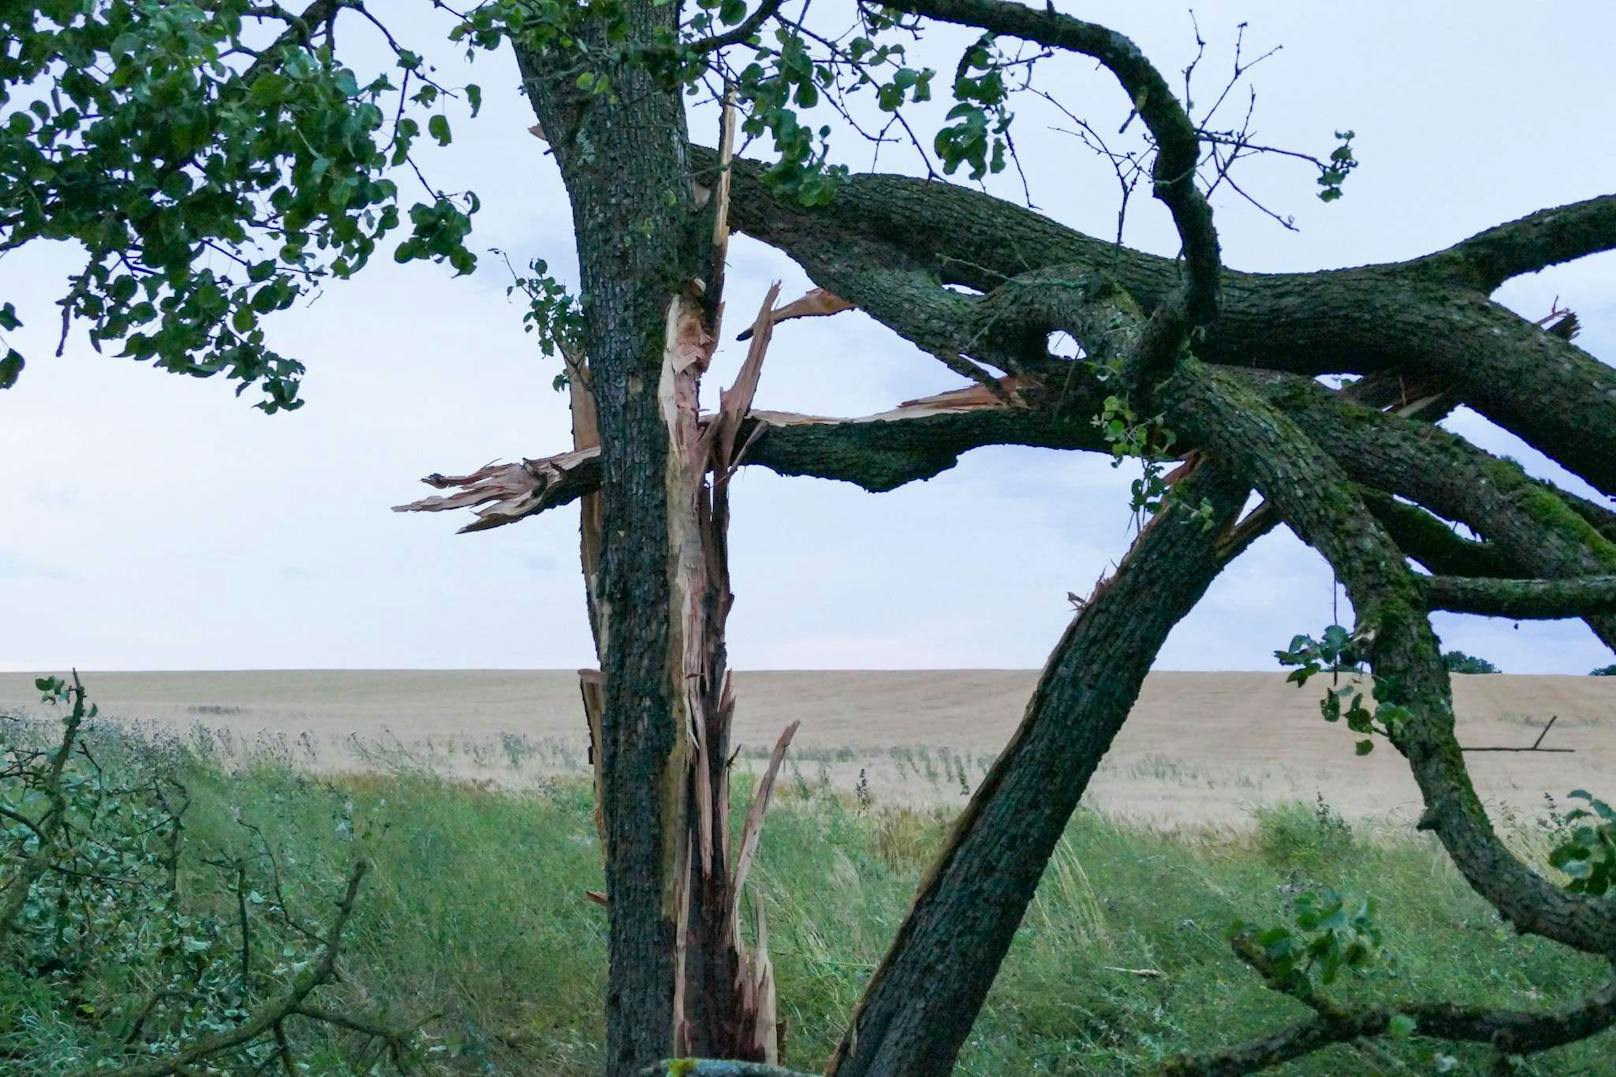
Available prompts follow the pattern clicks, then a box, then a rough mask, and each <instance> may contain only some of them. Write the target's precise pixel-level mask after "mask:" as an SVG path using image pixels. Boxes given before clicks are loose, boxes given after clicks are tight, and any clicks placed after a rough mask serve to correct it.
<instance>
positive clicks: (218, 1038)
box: [77, 860, 406, 1077]
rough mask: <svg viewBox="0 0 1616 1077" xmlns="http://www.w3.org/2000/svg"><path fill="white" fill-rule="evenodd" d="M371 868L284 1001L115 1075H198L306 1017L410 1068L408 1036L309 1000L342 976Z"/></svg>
mask: <svg viewBox="0 0 1616 1077" xmlns="http://www.w3.org/2000/svg"><path fill="white" fill-rule="evenodd" d="M368 867H369V865H368V864H367V863H366V862H365V861H363V860H356V861H355V862H354V864H353V867H352V868H350V869H349V870H348V882H347V885H346V887H345V888H344V890H343V894H342V898H341V900H340V901H338V902H337V909H336V912H335V913H334V914H333V915H332V917H331V922H330V925H329V926H328V927H327V928H326V933H325V936H324V939H323V943H322V947H321V950H320V954H319V957H317V958H316V959H315V960H314V962H313V963H312V964H311V965H310V966H309V967H308V968H307V969H305V970H303V972H302V973H300V974H299V975H298V976H297V978H296V979H294V980H293V981H292V984H291V986H290V987H288V988H287V989H286V991H285V992H283V993H282V994H281V995H280V996H279V997H278V998H275V999H272V1000H270V1001H269V1002H267V1003H265V1004H264V1005H263V1006H262V1007H260V1008H259V1010H258V1011H257V1012H256V1013H254V1014H253V1015H252V1016H251V1017H250V1018H248V1019H247V1020H246V1021H243V1022H242V1023H241V1024H240V1025H237V1026H236V1027H235V1028H232V1029H230V1030H228V1031H226V1032H220V1033H218V1034H216V1035H213V1036H208V1037H205V1038H203V1039H200V1040H197V1041H196V1042H194V1043H192V1044H191V1045H190V1046H189V1047H186V1048H184V1049H182V1050H180V1051H178V1052H177V1053H175V1054H173V1055H170V1056H168V1057H166V1058H159V1059H153V1060H152V1061H150V1062H142V1063H140V1064H138V1065H134V1066H126V1067H124V1068H123V1069H120V1070H113V1071H111V1072H112V1073H113V1074H115V1075H116V1077H168V1075H170V1074H185V1073H189V1072H192V1067H193V1066H196V1065H198V1064H199V1063H202V1062H204V1061H205V1060H207V1059H209V1058H212V1057H214V1056H216V1055H220V1054H223V1053H225V1052H227V1051H233V1050H235V1049H237V1048H239V1047H243V1046H245V1045H247V1044H249V1043H251V1042H252V1041H253V1040H256V1039H258V1038H259V1037H260V1036H265V1035H270V1034H272V1033H275V1032H276V1030H277V1029H278V1028H279V1027H280V1025H281V1024H282V1023H283V1022H284V1021H285V1020H286V1019H287V1018H289V1017H302V1018H306V1019H308V1020H315V1021H324V1022H327V1023H330V1024H335V1025H339V1026H341V1027H343V1028H349V1029H354V1030H356V1031H360V1032H364V1033H366V1034H368V1035H371V1036H376V1037H380V1038H382V1039H383V1040H384V1041H385V1042H387V1044H388V1048H389V1050H390V1051H392V1052H393V1054H394V1061H395V1063H397V1064H399V1065H400V1066H401V1068H402V1065H403V1063H404V1057H405V1056H404V1040H405V1036H406V1034H405V1033H399V1032H395V1031H392V1030H388V1029H385V1028H383V1027H382V1026H380V1025H373V1024H371V1023H368V1022H364V1021H360V1020H358V1019H355V1018H351V1017H345V1016H340V1015H337V1014H333V1013H331V1012H330V1011H327V1010H325V1009H322V1008H320V1007H316V1006H315V1005H313V1004H312V1003H310V1002H308V1001H307V999H308V997H309V995H311V994H312V993H313V992H314V990H315V988H317V987H320V986H322V985H324V984H327V983H330V982H331V980H332V979H333V978H334V977H335V976H336V967H337V953H338V949H339V947H340V944H341V941H342V933H343V931H344V930H345V929H346V928H347V926H348V920H349V918H350V917H351V916H352V915H353V909H354V901H355V899H356V898H357V897H358V895H359V883H360V880H362V879H363V878H364V877H365V872H366V871H367V870H368ZM107 1072H108V1071H107V1070H103V1069H99V1068H92V1069H88V1070H83V1071H80V1073H79V1075H77V1077H92V1075H94V1074H106V1073H107Z"/></svg>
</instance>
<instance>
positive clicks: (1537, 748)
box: [1459, 714, 1576, 755]
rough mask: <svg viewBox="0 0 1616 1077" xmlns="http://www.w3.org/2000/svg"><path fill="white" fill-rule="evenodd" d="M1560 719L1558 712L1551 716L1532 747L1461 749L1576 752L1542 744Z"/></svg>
mask: <svg viewBox="0 0 1616 1077" xmlns="http://www.w3.org/2000/svg"><path fill="white" fill-rule="evenodd" d="M1559 720H1560V716H1559V715H1558V714H1556V715H1555V716H1554V717H1552V718H1550V719H1549V722H1548V724H1547V725H1545V726H1544V727H1543V729H1542V731H1541V732H1539V733H1538V735H1537V739H1536V740H1534V741H1533V742H1532V746H1531V747H1530V748H1502V747H1500V748H1460V749H1459V750H1460V751H1461V752H1560V753H1563V754H1566V755H1569V754H1571V753H1572V752H1575V751H1576V749H1575V748H1545V747H1543V746H1542V745H1543V738H1544V737H1546V736H1548V735H1549V730H1551V729H1553V728H1554V723H1555V722H1558V721H1559Z"/></svg>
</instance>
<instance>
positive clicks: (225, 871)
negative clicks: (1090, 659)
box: [0, 675, 409, 1074]
mask: <svg viewBox="0 0 1616 1077" xmlns="http://www.w3.org/2000/svg"><path fill="white" fill-rule="evenodd" d="M36 683H37V685H38V687H39V689H40V690H41V692H42V693H43V698H44V700H45V701H46V702H48V703H51V704H54V705H66V706H68V707H69V708H70V709H69V713H68V714H67V716H66V718H65V719H64V722H63V728H62V733H61V736H60V739H59V740H57V741H56V742H55V743H54V744H50V743H49V742H48V741H46V739H45V737H44V736H43V734H44V732H45V731H44V730H43V729H42V728H41V727H39V726H38V725H35V724H31V723H27V722H25V721H23V720H20V719H11V720H10V721H9V722H8V727H7V728H6V729H5V731H4V733H5V743H4V749H5V753H6V756H7V758H9V759H10V763H9V765H7V766H6V767H5V768H4V769H3V770H0V817H3V821H4V823H5V824H6V825H5V828H4V830H3V831H0V841H3V845H0V1057H3V1058H5V1059H7V1060H9V1062H10V1064H13V1065H19V1066H25V1067H27V1069H28V1071H29V1072H36V1073H50V1072H68V1071H78V1070H80V1069H85V1070H86V1072H90V1071H96V1070H99V1069H103V1068H115V1067H120V1066H121V1067H124V1068H123V1069H121V1070H119V1072H124V1073H129V1074H166V1073H182V1072H183V1073H235V1072H257V1071H261V1070H262V1069H263V1068H265V1067H267V1066H270V1065H274V1064H276V1063H277V1062H279V1063H281V1064H283V1065H284V1066H285V1067H287V1069H286V1072H295V1068H296V1066H297V1065H298V1062H297V1048H296V1045H295V1044H296V1040H295V1037H294V1035H293V1031H292V1026H291V1024H290V1021H289V1019H291V1018H303V1019H305V1020H316V1021H327V1022H330V1023H336V1024H339V1025H341V1026H342V1027H345V1028H350V1029H353V1030H355V1031H357V1032H360V1033H362V1034H363V1035H365V1037H366V1040H367V1044H374V1045H375V1046H376V1051H377V1052H378V1053H380V1052H385V1053H386V1054H388V1055H390V1056H391V1058H392V1061H393V1062H394V1063H395V1065H397V1066H398V1067H399V1068H403V1066H404V1065H406V1064H407V1059H408V1054H409V1053H408V1050H407V1044H406V1039H407V1037H406V1036H405V1035H403V1034H400V1033H397V1032H394V1031H393V1030H391V1029H388V1028H384V1027H382V1026H380V1025H378V1024H375V1023H372V1022H370V1021H368V1020H365V1019H359V1018H349V1017H345V1016H341V1015H337V1014H331V1013H327V1012H325V1011H323V1010H321V1009H319V1008H318V1007H316V1006H315V1005H314V1003H313V1001H312V998H311V996H312V995H313V993H314V992H315V991H316V990H317V989H318V988H320V987H322V986H324V985H325V984H327V983H329V982H330V981H331V979H332V976H333V973H334V967H335V966H334V962H335V958H336V954H337V947H338V945H339V942H340V936H341V933H342V930H343V928H344V927H345V926H346V923H347V920H348V917H349V915H350V913H351V912H352V909H353V903H354V899H355V897H356V895H357V888H358V883H359V879H360V877H361V876H362V875H363V872H364V866H363V862H359V863H356V864H355V866H354V868H353V870H352V871H350V873H349V877H348V881H347V886H346V890H345V891H344V892H343V894H342V897H341V900H340V901H339V903H338V906H337V911H336V914H335V916H334V917H333V918H332V920H331V922H330V923H329V924H327V925H325V926H324V927H323V928H319V927H315V926H311V925H309V924H306V923H304V922H303V921H302V920H301V919H300V918H299V917H297V916H295V915H294V914H293V913H292V912H291V911H290V910H289V909H288V908H287V905H286V902H285V899H284V898H283V896H282V891H281V885H280V875H279V870H278V866H277V863H276V860H275V857H274V854H273V852H272V850H271V849H270V848H269V846H268V844H267V843H266V842H265V841H264V840H263V838H262V835H261V833H260V832H259V831H258V830H257V828H256V827H253V826H251V825H250V824H247V823H243V827H244V829H243V836H244V838H245V839H247V844H248V846H249V847H250V848H249V849H248V850H246V851H224V852H222V854H221V855H211V856H202V855H196V854H191V853H190V852H189V851H188V850H187V849H186V848H185V847H184V844H183V835H184V831H185V821H184V817H185V813H186V810H187V808H188V807H189V804H190V798H189V795H188V793H187V791H186V788H185V785H184V784H183V783H182V782H181V781H179V780H178V779H177V778H176V777H174V772H175V770H176V769H177V768H176V767H175V766H174V764H175V763H177V762H178V760H177V759H176V757H175V753H172V752H171V753H169V754H168V755H166V756H165V755H164V754H163V753H162V752H161V751H155V752H154V751H151V750H148V749H146V748H144V747H143V748H142V750H141V751H139V752H129V751H127V750H126V749H127V745H126V744H125V743H124V742H122V741H121V740H120V738H119V737H118V736H117V735H116V734H115V733H111V734H103V733H101V732H100V731H95V730H91V729H88V728H87V727H86V726H85V724H84V723H85V722H86V721H87V720H90V719H93V718H94V717H95V708H94V707H93V706H89V705H87V704H86V702H85V690H84V688H83V686H82V684H80V682H79V680H78V678H77V676H76V675H75V676H74V678H73V681H72V683H71V684H70V683H68V682H66V681H64V680H62V679H60V678H56V677H45V678H40V679H39V680H38V681H37V682H36ZM182 859H183V860H185V861H187V862H185V863H183V864H182ZM365 1050H366V1048H361V1052H362V1053H363V1052H364V1051H365ZM356 1057H359V1056H356ZM373 1061H374V1060H373Z"/></svg>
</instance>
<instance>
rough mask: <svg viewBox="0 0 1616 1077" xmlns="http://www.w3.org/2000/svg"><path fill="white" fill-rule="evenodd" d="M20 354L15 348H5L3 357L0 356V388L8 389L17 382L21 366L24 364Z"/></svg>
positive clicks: (20, 374)
mask: <svg viewBox="0 0 1616 1077" xmlns="http://www.w3.org/2000/svg"><path fill="white" fill-rule="evenodd" d="M26 365H27V364H26V362H24V360H23V357H22V354H21V353H20V352H18V351H17V349H16V348H7V349H6V354H5V357H4V358H0V389H9V388H11V387H12V386H13V385H16V384H17V379H18V378H19V377H21V376H22V368H23V367H24V366H26Z"/></svg>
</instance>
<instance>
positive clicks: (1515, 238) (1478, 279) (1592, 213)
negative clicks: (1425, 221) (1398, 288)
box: [1410, 194, 1616, 292]
mask: <svg viewBox="0 0 1616 1077" xmlns="http://www.w3.org/2000/svg"><path fill="white" fill-rule="evenodd" d="M1613 249H1616V194H1606V195H1600V196H1599V197H1597V198H1589V199H1586V200H1585V201H1582V202H1573V203H1571V204H1570V205H1566V206H1555V207H1553V208H1551V209H1542V210H1538V211H1537V212H1536V213H1532V214H1528V215H1527V216H1525V217H1522V218H1520V219H1519V220H1514V221H1510V222H1509V223H1507V224H1500V225H1498V226H1496V227H1494V228H1489V229H1487V230H1486V231H1484V232H1478V233H1476V234H1475V235H1473V236H1471V237H1470V238H1469V239H1465V240H1461V241H1459V242H1458V243H1455V244H1454V245H1453V246H1451V247H1449V248H1448V249H1447V250H1443V251H1438V252H1436V253H1435V254H1430V255H1426V256H1425V257H1424V258H1418V259H1415V260H1414V261H1413V262H1412V263H1410V267H1411V268H1417V269H1419V270H1420V271H1421V272H1425V273H1430V274H1432V275H1435V276H1439V277H1442V278H1443V279H1446V280H1449V281H1452V282H1453V283H1455V284H1461V285H1465V286H1467V287H1471V288H1474V289H1476V290H1478V291H1481V292H1492V291H1493V290H1494V289H1496V288H1497V287H1498V286H1499V285H1500V284H1503V283H1504V282H1505V281H1507V280H1509V279H1510V278H1511V277H1518V276H1520V275H1521V274H1523V273H1536V272H1537V271H1538V270H1541V269H1547V268H1548V267H1549V266H1552V265H1559V264H1560V263H1562V262H1570V261H1573V260H1574V259H1577V258H1582V257H1585V256H1587V255H1590V254H1597V253H1599V252H1600V251H1608V250H1613Z"/></svg>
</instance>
